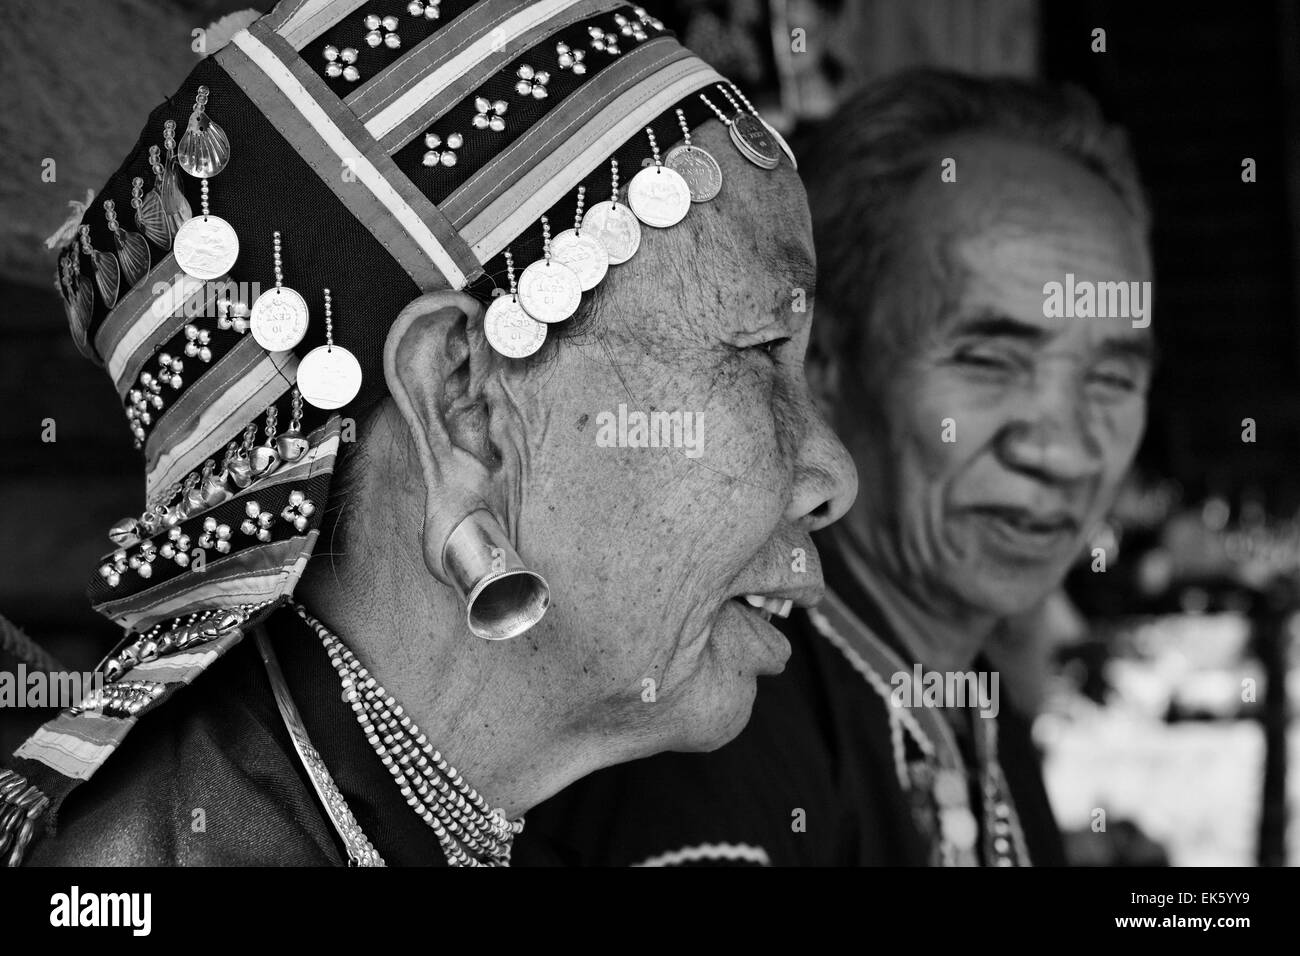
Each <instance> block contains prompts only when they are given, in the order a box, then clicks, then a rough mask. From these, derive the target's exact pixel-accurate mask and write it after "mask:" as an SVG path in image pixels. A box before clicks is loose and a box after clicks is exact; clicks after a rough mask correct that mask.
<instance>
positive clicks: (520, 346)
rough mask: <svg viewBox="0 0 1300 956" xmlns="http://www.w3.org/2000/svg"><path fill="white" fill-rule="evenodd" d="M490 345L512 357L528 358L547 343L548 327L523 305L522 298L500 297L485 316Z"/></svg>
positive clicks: (484, 321)
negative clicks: (520, 299) (533, 316)
mask: <svg viewBox="0 0 1300 956" xmlns="http://www.w3.org/2000/svg"><path fill="white" fill-rule="evenodd" d="M483 333H484V334H485V335H486V336H487V340H488V344H489V345H491V346H492V347H493V348H494V349H496V350H497V351H498V352H500V353H501V354H502V355H504V356H506V357H508V358H527V357H528V356H529V355H532V354H533V353H534V352H536V351H537V350H538V349H540V348H541V347H542V343H543V342H545V341H546V324H545V323H544V322H538V321H537V320H536V319H534V318H532V317H531V316H530V315H529V314H528V313H527V312H525V311H524V307H523V306H522V305H520V304H519V297H518V296H514V295H509V294H506V295H499V296H497V297H496V298H495V299H493V300H492V303H491V304H490V305H489V306H488V308H487V315H485V316H484V317H483Z"/></svg>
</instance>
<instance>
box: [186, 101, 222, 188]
mask: <svg viewBox="0 0 1300 956" xmlns="http://www.w3.org/2000/svg"><path fill="white" fill-rule="evenodd" d="M207 102H208V88H207V87H206V86H200V87H199V92H198V96H197V98H196V99H195V101H194V112H192V113H191V114H190V121H189V123H188V125H187V126H186V127H185V135H184V136H182V137H181V141H180V144H179V145H178V146H177V149H176V161H177V162H178V163H180V166H181V169H183V170H185V171H186V172H187V173H189V174H190V175H191V176H194V177H195V178H197V179H210V178H211V177H213V176H215V175H217V173H219V172H221V171H222V170H223V169H225V168H226V163H228V162H230V140H229V138H228V137H227V136H226V132H225V130H223V129H222V128H221V127H220V126H218V125H217V124H216V123H215V122H213V120H212V118H211V117H210V116H208V114H207V113H206V112H205V110H204V107H205V106H206V105H207Z"/></svg>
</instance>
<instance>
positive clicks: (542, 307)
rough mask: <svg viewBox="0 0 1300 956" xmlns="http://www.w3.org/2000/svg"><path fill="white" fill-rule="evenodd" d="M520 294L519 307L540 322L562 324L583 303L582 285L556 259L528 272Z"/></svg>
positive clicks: (536, 264) (541, 262) (542, 261)
mask: <svg viewBox="0 0 1300 956" xmlns="http://www.w3.org/2000/svg"><path fill="white" fill-rule="evenodd" d="M517 291H518V297H519V304H520V305H522V306H523V307H524V311H525V312H527V313H528V314H529V315H531V316H532V317H533V318H534V319H536V320H537V321H538V322H563V321H564V320H565V319H567V318H569V317H570V316H572V315H573V313H575V312H577V311H578V305H579V304H580V303H581V302H582V283H580V282H579V281H578V277H577V276H576V275H575V274H574V272H573V270H572V269H570V268H569V267H568V266H562V265H560V264H559V263H558V262H556V261H555V260H554V259H551V260H546V259H539V260H537V261H536V262H534V263H533V264H532V265H531V266H529V267H528V268H527V269H525V270H524V272H523V275H521V276H520V277H519V288H518V290H517Z"/></svg>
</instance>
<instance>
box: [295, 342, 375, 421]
mask: <svg viewBox="0 0 1300 956" xmlns="http://www.w3.org/2000/svg"><path fill="white" fill-rule="evenodd" d="M298 391H299V392H300V393H301V394H302V398H303V401H305V402H306V403H307V404H309V405H314V406H315V407H316V408H321V409H325V410H330V409H335V408H341V407H342V406H344V405H346V404H347V403H348V402H350V401H352V399H354V398H356V397H357V393H358V392H360V391H361V363H360V362H358V361H357V359H356V356H355V355H353V354H352V353H351V352H349V351H348V350H347V349H345V348H343V347H342V346H341V345H318V346H316V348H314V349H312V350H311V351H310V352H308V353H307V354H306V355H305V356H304V357H303V360H302V361H301V362H300V363H298Z"/></svg>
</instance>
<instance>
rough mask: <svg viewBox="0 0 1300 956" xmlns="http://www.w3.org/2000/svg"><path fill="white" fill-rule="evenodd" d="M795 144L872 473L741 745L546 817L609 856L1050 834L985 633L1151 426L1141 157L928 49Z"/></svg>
mask: <svg viewBox="0 0 1300 956" xmlns="http://www.w3.org/2000/svg"><path fill="white" fill-rule="evenodd" d="M801 155H802V156H803V157H804V159H805V168H804V170H803V172H804V174H805V176H806V179H807V182H808V183H809V184H810V195H809V201H810V204H811V206H812V212H813V223H814V230H815V234H816V238H817V246H818V250H819V254H820V263H819V273H820V276H821V284H820V288H819V296H818V312H819V314H820V315H821V318H822V321H823V323H824V325H823V326H822V327H821V329H820V332H819V333H817V335H816V337H815V343H814V346H815V350H816V352H817V353H818V354H819V355H820V358H821V361H820V362H819V363H817V366H818V369H819V377H820V380H821V383H822V384H821V390H823V391H824V392H825V394H826V395H827V397H828V401H829V404H830V407H831V408H832V409H833V412H832V421H833V424H834V426H835V427H836V430H837V432H838V433H839V434H840V435H841V437H843V438H844V440H845V443H846V445H847V446H848V448H849V450H850V452H851V454H852V455H853V458H854V461H855V463H856V464H857V466H858V469H859V471H860V473H861V475H862V476H863V493H862V494H861V495H860V496H858V499H857V501H856V503H855V504H854V506H853V507H852V509H851V510H850V511H849V513H848V515H847V516H846V518H845V520H844V521H842V522H841V523H839V524H837V525H835V526H834V527H832V528H829V529H827V531H826V532H824V533H823V535H821V536H819V543H820V545H821V555H822V561H823V567H824V572H825V577H826V581H827V584H828V587H829V591H828V594H827V597H826V600H825V601H824V602H823V603H822V604H821V605H820V606H819V607H818V608H816V609H815V610H810V611H808V612H807V613H797V614H796V615H795V617H794V618H792V619H791V622H790V625H791V629H792V633H793V634H795V635H797V636H796V637H795V639H794V641H793V643H794V647H795V655H794V657H793V658H792V660H791V661H790V665H789V667H788V668H787V670H786V672H785V673H784V674H783V675H782V676H781V677H779V678H776V679H773V680H771V681H770V682H768V683H770V685H771V686H770V687H767V686H765V687H764V688H763V690H762V692H761V693H760V695H759V699H758V704H757V706H756V708H755V714H754V718H753V720H752V721H751V723H750V725H749V727H748V728H747V729H746V730H745V732H744V733H743V734H742V735H741V736H740V738H739V739H738V740H736V741H735V742H734V743H733V744H731V745H729V746H726V747H723V748H722V749H721V750H720V751H718V752H717V753H716V754H710V755H708V756H707V757H699V756H683V757H678V756H664V757H658V758H654V759H652V760H649V761H643V762H641V763H639V764H636V765H631V766H629V767H626V768H617V769H615V770H613V771H607V772H605V773H603V774H598V775H595V776H594V777H593V778H591V779H590V780H588V781H584V782H583V783H582V784H579V785H578V786H577V787H575V788H573V789H572V790H571V791H570V792H567V793H565V794H564V795H562V796H561V797H560V798H559V799H558V800H557V801H555V802H554V803H553V804H550V805H548V806H547V807H544V808H541V809H540V811H539V814H534V817H533V820H532V823H533V825H534V829H535V831H536V830H537V828H538V826H539V825H540V830H541V832H543V833H547V834H549V835H550V836H551V837H552V838H553V844H552V845H553V847H567V858H569V859H574V860H587V861H601V862H613V863H620V864H629V863H657V864H668V863H687V862H697V861H701V860H704V861H718V860H722V861H732V862H746V863H764V862H770V863H775V864H791V863H796V864H797V863H818V864H832V863H872V864H941V863H942V864H978V863H983V864H987V865H1007V864H1027V863H1038V864H1042V863H1049V864H1050V863H1059V862H1063V853H1062V849H1061V846H1060V839H1059V833H1058V832H1057V829H1056V826H1055V823H1054V821H1053V818H1052V813H1051V808H1050V807H1049V805H1048V803H1047V799H1046V795H1045V793H1044V790H1043V785H1042V781H1041V777H1040V773H1039V769H1038V760H1037V755H1036V753H1035V751H1034V747H1033V744H1032V741H1031V739H1030V736H1029V729H1028V723H1027V721H1026V719H1025V715H1024V714H1023V713H1022V712H1021V710H1020V708H1019V707H1017V705H1016V704H1015V702H1014V701H1011V700H1009V699H1008V694H1007V689H1008V688H1007V683H1005V682H1001V681H1000V680H999V676H1000V675H999V674H998V673H997V671H996V670H994V669H993V668H992V667H991V666H990V665H989V663H988V662H987V660H986V659H985V657H984V653H985V651H986V650H987V648H988V645H989V643H990V640H991V638H992V637H993V636H994V635H995V633H996V632H997V630H998V628H999V627H1000V626H1002V624H1003V623H1004V622H1006V621H1007V620H1008V619H1010V618H1012V617H1016V616H1019V615H1023V614H1025V613H1026V612H1028V611H1030V610H1031V609H1033V608H1035V607H1036V606H1037V605H1038V604H1039V603H1040V602H1042V601H1043V600H1044V599H1045V598H1046V597H1047V596H1048V595H1049V594H1050V593H1051V592H1052V591H1053V590H1054V589H1056V588H1057V587H1058V586H1059V585H1060V583H1061V581H1062V579H1063V578H1064V576H1065V574H1066V571H1067V570H1068V568H1069V567H1070V565H1071V564H1072V563H1073V562H1074V560H1075V559H1076V558H1077V557H1078V555H1079V554H1080V552H1081V551H1082V550H1083V548H1084V546H1085V544H1086V542H1087V541H1088V538H1089V534H1090V532H1091V531H1092V529H1093V528H1094V527H1095V526H1096V525H1097V524H1098V523H1099V522H1100V520H1101V519H1102V518H1103V516H1104V514H1105V512H1106V510H1107V509H1108V508H1109V506H1110V504H1111V502H1112V500H1113V498H1114V495H1115V493H1116V490H1117V488H1118V485H1119V482H1120V480H1121V478H1122V477H1123V475H1124V473H1125V472H1126V470H1127V469H1128V466H1129V464H1130V462H1131V460H1132V458H1133V455H1134V453H1135V452H1136V449H1137V445H1138V441H1139V439H1140V437H1141V435H1142V429H1143V426H1144V423H1145V412H1146V392H1147V387H1148V383H1149V379H1150V370H1151V345H1152V342H1151V330H1150V328H1149V325H1150V320H1149V313H1145V314H1144V310H1145V308H1146V307H1147V306H1149V287H1150V283H1149V281H1148V280H1149V279H1150V275H1151V264H1150V256H1149V253H1148V249H1147V214H1146V208H1145V205H1144V203H1143V200H1142V197H1141V189H1140V186H1139V183H1138V180H1137V176H1136V171H1135V169H1134V166H1133V162H1132V160H1131V158H1130V156H1129V154H1128V151H1127V147H1126V145H1125V141H1124V138H1123V136H1122V135H1121V134H1120V132H1119V131H1118V130H1116V129H1114V128H1112V127H1108V126H1107V125H1105V124H1104V122H1103V121H1102V120H1101V117H1100V115H1099V112H1098V111H1097V109H1096V107H1095V105H1094V104H1092V102H1091V101H1090V100H1088V99H1087V98H1086V97H1084V96H1082V94H1076V93H1062V92H1058V91H1053V90H1048V89H1044V88H1042V87H1038V86H1035V85H1031V84H1026V83H1022V82H1016V81H989V80H978V79H971V78H966V77H961V76H957V75H953V74H943V73H935V72H919V73H912V74H904V75H901V76H899V77H896V78H894V79H891V80H888V81H885V82H883V83H881V84H878V85H876V86H874V87H873V88H871V89H869V90H867V91H865V92H864V94H863V95H862V96H860V97H856V98H854V99H852V100H850V102H849V104H848V105H847V106H846V107H845V108H844V109H843V110H842V111H841V112H840V113H839V114H838V115H837V116H835V117H834V118H833V120H831V121H830V122H829V123H828V124H827V125H826V126H825V127H823V128H822V129H821V130H820V131H818V132H817V133H816V134H814V135H813V136H812V137H811V140H810V141H809V142H807V143H806V144H805V148H804V149H803V150H801ZM1103 283H1132V284H1131V285H1128V286H1126V287H1125V288H1126V290H1127V291H1129V292H1131V295H1130V296H1129V297H1128V299H1127V301H1128V304H1129V314H1114V313H1113V310H1110V311H1111V314H1100V310H1099V309H1097V308H1095V306H1096V305H1097V303H1098V302H1099V299H1098V298H1097V297H1094V298H1093V304H1094V308H1092V309H1091V310H1090V311H1091V314H1087V312H1085V310H1084V308H1083V303H1084V301H1085V300H1084V299H1083V298H1082V295H1083V292H1082V290H1083V289H1085V288H1091V289H1093V290H1094V292H1095V291H1096V290H1097V289H1101V288H1107V289H1109V288H1113V287H1111V286H1104V287H1103V286H1102V284H1103ZM1143 283H1145V285H1143ZM1070 286H1073V288H1074V289H1076V290H1079V291H1078V292H1077V294H1071V301H1072V305H1074V306H1078V308H1075V309H1072V310H1071V311H1069V312H1066V311H1064V310H1063V309H1060V308H1058V307H1057V305H1059V303H1054V302H1053V295H1054V294H1057V295H1059V294H1060V293H1061V292H1062V291H1063V289H1064V288H1067V287H1070ZM828 315H829V319H827V316H828ZM813 741H815V742H816V743H817V745H816V746H813V745H812V744H811V743H810V742H813ZM605 808H610V809H608V810H607V809H605ZM686 808H690V810H689V811H688V810H687V809H686ZM613 813H617V814H618V816H617V817H614V818H611V814H613ZM526 847H527V841H525V843H524V844H521V847H520V851H521V854H523V853H525V848H526Z"/></svg>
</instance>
